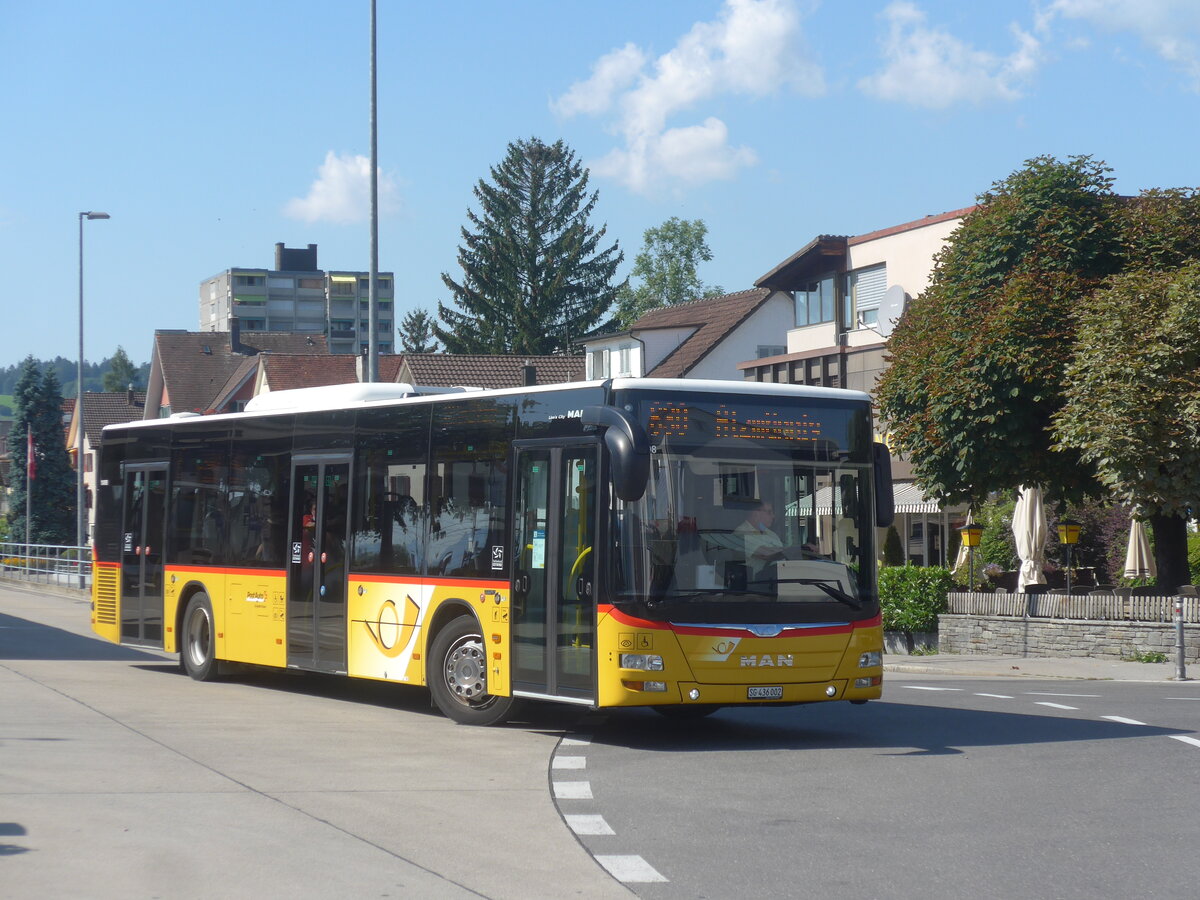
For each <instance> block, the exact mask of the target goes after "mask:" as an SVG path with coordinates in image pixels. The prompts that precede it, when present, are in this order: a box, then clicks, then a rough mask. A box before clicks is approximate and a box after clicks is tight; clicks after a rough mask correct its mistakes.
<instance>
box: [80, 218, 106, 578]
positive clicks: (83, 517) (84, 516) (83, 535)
mask: <svg viewBox="0 0 1200 900" xmlns="http://www.w3.org/2000/svg"><path fill="white" fill-rule="evenodd" d="M107 218H109V215H108V213H104V212H81V213H80V214H79V369H78V371H77V372H76V373H75V375H76V378H75V446H76V451H75V476H76V481H75V511H76V517H75V546H76V547H82V546H84V545H85V544H86V543H87V520H88V513H87V503H86V497H87V493H86V490H85V488H84V480H83V476H84V471H83V470H84V469H85V468H86V460H85V453H84V446H83V444H84V434H85V431H84V427H83V221H84V219H107ZM78 562H79V571H80V578H81V579H82V577H83V575H82V573H83V566H84V561H83V560H79V561H78Z"/></svg>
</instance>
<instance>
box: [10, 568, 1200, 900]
mask: <svg viewBox="0 0 1200 900" xmlns="http://www.w3.org/2000/svg"><path fill="white" fill-rule="evenodd" d="M1198 732H1200V687H1198V686H1197V685H1196V684H1195V683H1190V684H1171V683H1165V682H1160V683H1151V684H1138V683H1125V682H1095V681H1087V682H1084V681H1063V682H1055V681H1050V680H1045V679H1022V678H1007V679H1003V678H1000V679H983V678H959V677H953V676H938V675H919V674H894V675H889V676H888V679H887V686H886V688H885V698H884V700H883V701H881V702H872V703H870V704H867V705H866V706H857V707H856V706H849V705H846V704H830V705H815V706H808V707H795V708H789V709H781V710H780V709H777V710H767V709H759V710H750V709H746V710H723V711H721V712H718V713H717V714H716V715H715V716H713V717H711V718H709V719H706V720H702V721H699V722H692V723H679V722H675V721H668V720H665V719H662V718H660V717H659V716H657V715H655V714H654V713H650V712H645V713H642V712H636V711H635V712H630V713H620V714H616V713H614V714H603V713H580V712H577V711H575V710H573V709H571V708H568V707H542V708H538V709H535V710H534V711H533V712H532V714H531V715H530V716H529V717H527V718H526V719H525V720H524V721H521V722H516V723H514V724H512V725H510V726H507V727H504V728H495V729H472V728H465V727H461V726H456V725H453V724H452V723H450V722H449V721H447V720H446V719H444V718H442V717H441V716H440V715H438V714H437V713H435V712H433V711H432V710H430V708H429V705H428V695H427V694H426V693H425V692H423V691H420V690H412V689H405V688H398V687H396V686H393V685H383V684H372V683H369V682H350V681H347V680H345V679H333V678H325V677H312V676H291V675H287V674H283V673H268V672H261V671H259V672H252V673H249V674H242V675H239V676H237V677H234V678H231V679H228V680H225V681H222V682H218V683H215V684H198V683H195V682H192V681H191V680H190V679H188V678H186V677H184V676H182V675H181V674H179V672H178V669H177V667H176V664H175V660H174V658H173V657H167V656H165V655H164V654H160V653H154V652H142V651H136V650H130V649H128V648H121V647H115V646H113V645H111V644H107V643H105V642H103V641H100V640H98V639H96V638H94V637H93V636H92V635H91V634H90V631H89V630H88V627H87V606H86V604H85V603H83V602H81V601H79V600H78V599H72V598H65V597H60V596H48V595H40V594H38V593H36V592H31V591H26V590H19V589H12V588H8V587H5V586H0V896H3V897H5V898H6V900H7V898H39V900H40V898H44V897H89V898H110V897H111V898H116V897H135V898H138V897H172V898H175V897H180V898H188V897H212V896H222V897H231V898H236V897H254V898H271V897H289V898H291V897H299V898H306V897H338V898H342V897H347V896H352V897H400V896H404V897H434V898H441V897H449V898H457V897H494V898H505V897H512V898H537V897H548V898H549V897H553V898H558V897H583V898H608V897H614V898H615V897H630V896H633V894H635V893H636V894H637V895H640V896H643V897H647V898H667V897H670V898H684V897H689V898H690V897H696V898H701V897H703V898H727V897H729V898H732V897H738V898H740V897H751V896H752V897H787V898H808V897H811V898H822V900H824V898H860V897H861V898H869V897H880V898H892V897H896V898H907V897H914V896H919V897H929V898H941V897H946V898H951V897H953V898H958V897H963V896H971V897H973V898H992V897H995V898H1005V900H1011V898H1023V897H1028V898H1047V897H1056V898H1084V897H1087V898H1089V900H1090V898H1094V897H1109V896H1157V897H1191V896H1194V895H1195V893H1196V876H1195V873H1196V866H1195V862H1194V853H1195V848H1196V846H1198V845H1200V815H1198V813H1200V790H1198V789H1197V787H1196V785H1197V784H1200V778H1198V776H1200V733H1198Z"/></svg>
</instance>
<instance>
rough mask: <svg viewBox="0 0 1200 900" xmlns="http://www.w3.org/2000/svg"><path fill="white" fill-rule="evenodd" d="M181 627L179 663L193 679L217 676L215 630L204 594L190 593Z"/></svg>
mask: <svg viewBox="0 0 1200 900" xmlns="http://www.w3.org/2000/svg"><path fill="white" fill-rule="evenodd" d="M180 631H181V633H180V641H181V644H180V646H179V665H180V666H181V667H182V669H183V671H185V672H187V674H188V675H190V676H191V677H192V678H194V679H196V681H212V680H214V679H215V678H216V677H217V644H216V630H215V629H214V628H213V614H212V604H211V603H210V602H209V600H208V595H207V594H205V593H198V594H193V595H192V599H191V600H189V601H188V605H187V609H186V610H185V611H184V614H183V628H182V629H181V630H180Z"/></svg>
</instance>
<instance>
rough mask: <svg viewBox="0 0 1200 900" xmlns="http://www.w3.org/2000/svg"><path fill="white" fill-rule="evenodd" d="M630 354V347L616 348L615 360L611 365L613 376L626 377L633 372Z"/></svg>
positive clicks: (631, 351)
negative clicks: (614, 363)
mask: <svg viewBox="0 0 1200 900" xmlns="http://www.w3.org/2000/svg"><path fill="white" fill-rule="evenodd" d="M632 355H633V348H632V347H621V348H619V349H618V350H617V362H616V365H614V366H613V375H614V376H615V377H617V378H621V377H628V376H630V375H632V374H633V368H632V367H631V365H630V362H631V360H630V358H631V357H632Z"/></svg>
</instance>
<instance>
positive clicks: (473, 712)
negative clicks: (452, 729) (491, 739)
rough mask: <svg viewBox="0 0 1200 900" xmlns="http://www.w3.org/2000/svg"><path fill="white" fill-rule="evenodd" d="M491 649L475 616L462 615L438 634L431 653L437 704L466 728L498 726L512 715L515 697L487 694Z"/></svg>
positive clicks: (431, 678) (430, 677) (431, 686)
mask: <svg viewBox="0 0 1200 900" xmlns="http://www.w3.org/2000/svg"><path fill="white" fill-rule="evenodd" d="M487 666H488V663H487V648H486V647H485V646H484V643H483V635H482V634H480V628H479V625H478V624H477V623H476V622H475V619H474V617H472V616H459V617H458V618H457V619H454V620H453V621H451V622H449V623H448V624H447V625H446V627H445V628H443V629H442V630H441V631H439V632H438V633H437V636H436V637H435V638H434V639H433V645H432V646H431V647H430V652H429V670H428V681H429V691H430V693H432V694H433V702H434V703H436V704H437V707H438V709H440V710H441V711H442V712H443V713H444V714H445V715H446V717H447V718H449V719H453V720H454V721H455V722H458V723H460V724H462V725H498V724H500V723H501V722H503V721H505V720H506V719H507V718H508V716H509V714H510V713H511V712H512V706H513V698H512V697H497V696H494V695H492V694H489V693H488V692H487Z"/></svg>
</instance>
